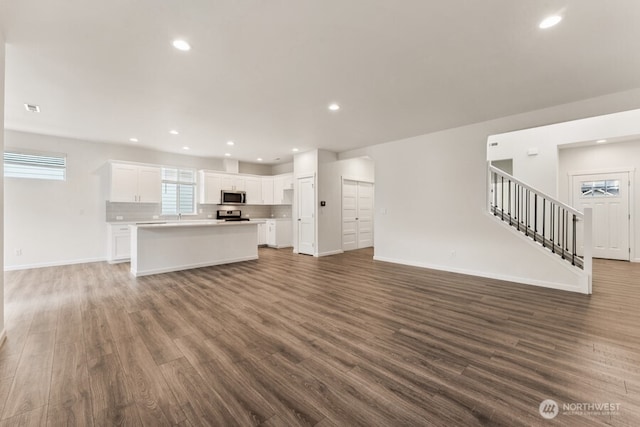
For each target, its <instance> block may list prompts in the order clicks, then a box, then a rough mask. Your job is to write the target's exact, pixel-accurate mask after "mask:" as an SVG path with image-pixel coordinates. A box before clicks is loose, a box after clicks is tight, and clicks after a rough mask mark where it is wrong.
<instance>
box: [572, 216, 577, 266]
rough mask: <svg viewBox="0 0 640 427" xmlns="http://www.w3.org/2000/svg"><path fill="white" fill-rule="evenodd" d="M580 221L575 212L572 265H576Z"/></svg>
mask: <svg viewBox="0 0 640 427" xmlns="http://www.w3.org/2000/svg"><path fill="white" fill-rule="evenodd" d="M577 223H578V218H577V217H576V214H573V253H572V254H571V265H576V255H577V253H576V224H577Z"/></svg>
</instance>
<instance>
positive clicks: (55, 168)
mask: <svg viewBox="0 0 640 427" xmlns="http://www.w3.org/2000/svg"><path fill="white" fill-rule="evenodd" d="M4 176H5V177H7V178H30V179H49V180H53V181H64V180H66V178H67V156H66V155H64V154H55V153H35V152H34V153H29V152H23V151H14V150H9V151H5V152H4Z"/></svg>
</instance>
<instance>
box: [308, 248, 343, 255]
mask: <svg viewBox="0 0 640 427" xmlns="http://www.w3.org/2000/svg"><path fill="white" fill-rule="evenodd" d="M343 253H344V251H343V250H342V249H338V250H337V251H327V252H321V253H319V254H316V255H315V256H317V257H321V256H330V255H340V254H343Z"/></svg>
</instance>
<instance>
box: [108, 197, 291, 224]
mask: <svg viewBox="0 0 640 427" xmlns="http://www.w3.org/2000/svg"><path fill="white" fill-rule="evenodd" d="M106 203H107V206H106V210H107V215H106V217H107V222H120V221H149V220H153V219H175V218H176V216H175V215H162V210H161V207H160V204H154V203H149V204H146V203H111V202H106ZM218 209H240V210H241V211H242V216H244V217H248V218H291V205H274V206H264V205H243V206H225V205H198V212H199V213H198V214H197V215H188V216H187V217H185V218H189V219H207V218H215V217H216V211H217V210H218ZM200 211H202V212H200ZM154 216H157V217H158V218H154ZM119 217H122V219H120V218H119Z"/></svg>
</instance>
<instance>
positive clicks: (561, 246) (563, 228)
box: [558, 206, 567, 259]
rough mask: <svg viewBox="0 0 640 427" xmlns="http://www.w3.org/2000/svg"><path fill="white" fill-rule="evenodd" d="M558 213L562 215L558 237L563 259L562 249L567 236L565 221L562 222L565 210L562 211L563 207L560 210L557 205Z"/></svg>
mask: <svg viewBox="0 0 640 427" xmlns="http://www.w3.org/2000/svg"><path fill="white" fill-rule="evenodd" d="M558 215H562V218H561V221H562V223H561V224H562V230H561V232H560V236H559V237H560V250H561V251H562V259H564V250H565V247H564V243H565V240H566V238H567V236H566V234H565V233H566V232H567V230H566V226H565V222H564V220H565V211H564V209H562V210H560V207H559V206H558Z"/></svg>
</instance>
